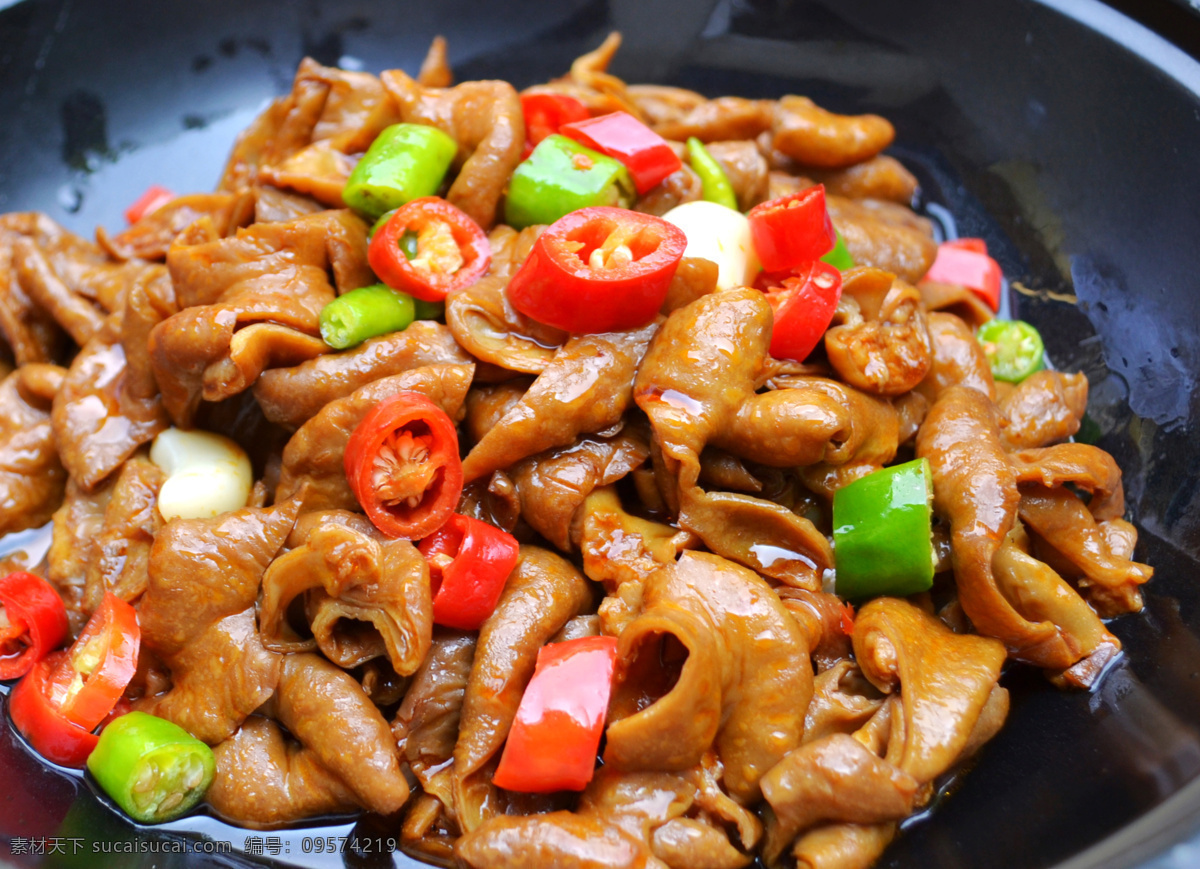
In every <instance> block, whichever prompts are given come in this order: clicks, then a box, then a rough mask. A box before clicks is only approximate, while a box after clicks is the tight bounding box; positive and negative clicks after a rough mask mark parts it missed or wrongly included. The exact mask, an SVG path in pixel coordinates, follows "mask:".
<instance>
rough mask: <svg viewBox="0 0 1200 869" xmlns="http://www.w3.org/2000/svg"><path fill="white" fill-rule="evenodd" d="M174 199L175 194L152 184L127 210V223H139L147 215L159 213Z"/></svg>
mask: <svg viewBox="0 0 1200 869" xmlns="http://www.w3.org/2000/svg"><path fill="white" fill-rule="evenodd" d="M174 198H175V194H174V193H172V192H171V191H170V190H168V189H167V188H165V187H160V186H159V185H158V184H151V185H150V186H149V187H147V188H146V192H145V193H143V194H142V195H141V196H139V197H138V198H137V199H136V200H134V202H133V204H132V205H130V206H129V207H128V208H126V209H125V221H126V222H127V223H137V222H138V221H139V220H141V219H142V218H143V217H145V216H146V215H147V214H150V213H152V212H155V211H158V209H160V208H162V207H163V206H164V205H166V204H167V203H168V202H170V201H171V200H172V199H174Z"/></svg>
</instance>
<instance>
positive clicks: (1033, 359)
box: [977, 320, 1046, 383]
mask: <svg viewBox="0 0 1200 869" xmlns="http://www.w3.org/2000/svg"><path fill="white" fill-rule="evenodd" d="M977 337H978V338H979V343H980V344H982V345H983V353H984V355H985V356H987V360H988V364H989V365H991V366H992V377H994V378H996V379H997V380H1005V381H1007V382H1009V383H1020V382H1021V381H1022V380H1024V379H1025V378H1026V377H1028V376H1029V375H1030V374H1033V373H1034V372H1036V371H1041V370H1042V369H1043V368H1045V367H1046V361H1045V357H1046V345H1045V344H1044V343H1042V336H1041V335H1039V334H1038V330H1037V329H1035V328H1033V327H1032V326H1030V325H1029V324H1028V323H1026V322H1025V321H1024V320H988V321H987V322H986V323H984V324H983V325H982V326H980V327H979V333H978V336H977Z"/></svg>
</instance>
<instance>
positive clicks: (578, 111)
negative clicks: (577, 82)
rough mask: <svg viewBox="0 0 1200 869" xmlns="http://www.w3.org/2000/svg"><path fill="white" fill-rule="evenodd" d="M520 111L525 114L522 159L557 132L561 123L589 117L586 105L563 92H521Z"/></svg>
mask: <svg viewBox="0 0 1200 869" xmlns="http://www.w3.org/2000/svg"><path fill="white" fill-rule="evenodd" d="M521 111H522V113H524V115H525V153H524V154H523V155H522V157H521V159H522V160H524V159H525V158H526V157H528V156H529V155H530V154H532V153H533V149H534V148H535V147H537V144H538V143H539V142H540V141H542V139H544V138H546V137H547V136H551V135H553V134H554V133H557V132H558V130H559V128H560V127H561V126H562V125H563V124H570V123H572V122H574V121H582V120H583V119H585V118H587V117H589V115H590V113H589V112H588V110H587V106H585V105H584V104H583V103H581V102H580V101H579V100H577V99H575V97H569V96H566V95H565V94H521Z"/></svg>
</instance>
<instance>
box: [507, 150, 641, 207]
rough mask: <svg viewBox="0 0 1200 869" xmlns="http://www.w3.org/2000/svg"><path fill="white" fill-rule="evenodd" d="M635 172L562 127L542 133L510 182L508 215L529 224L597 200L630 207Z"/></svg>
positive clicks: (592, 204)
mask: <svg viewBox="0 0 1200 869" xmlns="http://www.w3.org/2000/svg"><path fill="white" fill-rule="evenodd" d="M633 191H634V187H633V177H632V176H631V175H630V174H629V170H628V169H626V168H625V167H624V166H623V165H622V164H621V163H620V162H618V161H617V160H614V159H613V158H612V157H606V156H604V155H603V154H601V153H600V152H598V151H593V150H592V149H591V148H588V147H585V146H584V145H581V144H579V143H578V142H576V141H574V140H573V139H568V138H567V137H566V136H560V135H558V134H557V133H555V134H554V135H551V136H547V137H546V138H545V139H542V141H541V142H540V143H538V146H537V147H536V148H534V149H533V153H532V154H530V155H529V159H528V160H526V161H524V162H523V163H521V164H520V165H519V166H517V168H516V171H515V172H513V175H512V178H511V179H509V182H508V198H507V199H506V200H505V203H504V220H505V222H506V223H507V224H509V225H510V226H514V227H516V228H517V229H524V228H525V227H526V226H533V225H534V224H545V225H547V226H548V225H550V224H551V223H554V221H556V220H558V219H559V218H560V217H564V216H566V215H568V214H570V213H571V212H572V211H578V210H579V209H581V208H591V207H593V206H597V205H615V206H619V207H621V208H629V207H630V206H631V205H632V204H633V199H634V193H633Z"/></svg>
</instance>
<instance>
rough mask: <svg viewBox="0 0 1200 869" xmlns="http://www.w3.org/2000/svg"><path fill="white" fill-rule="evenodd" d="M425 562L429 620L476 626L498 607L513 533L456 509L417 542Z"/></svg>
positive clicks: (512, 557) (516, 548)
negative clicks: (430, 600) (430, 603)
mask: <svg viewBox="0 0 1200 869" xmlns="http://www.w3.org/2000/svg"><path fill="white" fill-rule="evenodd" d="M417 548H418V549H419V550H420V551H421V554H422V555H424V556H425V559H426V560H427V561H428V562H429V575H430V581H431V583H432V588H433V620H434V621H435V622H436V623H437V624H439V625H445V626H446V627H450V628H459V629H461V630H465V631H473V630H477V629H478V628H479V627H480V625H482V624H483V623H484V622H485V621H486V620H487V617H488V616H490V615H491V614H492V611H493V610H495V609H496V602H497V601H499V600H500V593H501V592H502V591H504V583H505V582H506V581H507V580H508V575H509V574H510V573H512V569H513V568H514V567H515V566H516V564H517V557H518V555H519V554H520V544H518V543H517V538H515V537H513V536H512V535H511V534H509V533H508V532H506V531H502V530H500V529H499V528H497V527H495V526H494V525H489V524H488V523H487V522H481V521H480V520H478V519H473V518H471V517H470V516H463V515H462V514H461V513H455V514H454V515H453V516H451V517H450V519H449V520H448V521H447V522H446V524H445V525H443V526H442V527H441V528H439V529H438V530H437V531H435V532H433V534H431V535H430V536H429V537H426V538H425V539H424V540H422V541H421V543H420V545H419V546H418V547H417Z"/></svg>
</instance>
